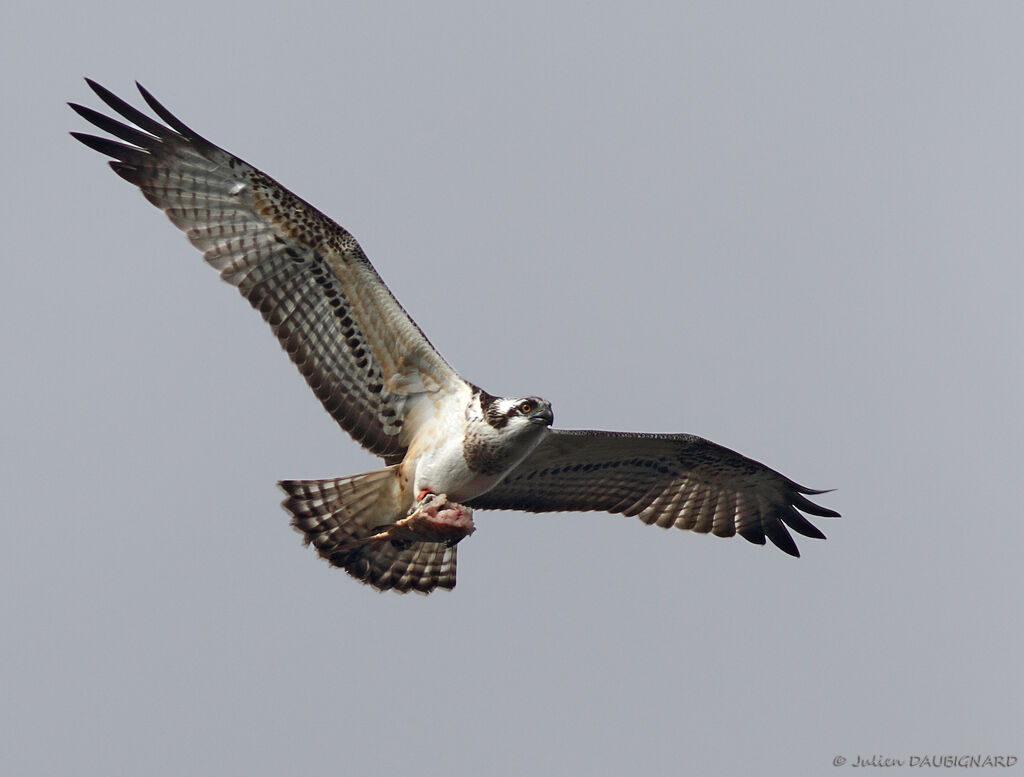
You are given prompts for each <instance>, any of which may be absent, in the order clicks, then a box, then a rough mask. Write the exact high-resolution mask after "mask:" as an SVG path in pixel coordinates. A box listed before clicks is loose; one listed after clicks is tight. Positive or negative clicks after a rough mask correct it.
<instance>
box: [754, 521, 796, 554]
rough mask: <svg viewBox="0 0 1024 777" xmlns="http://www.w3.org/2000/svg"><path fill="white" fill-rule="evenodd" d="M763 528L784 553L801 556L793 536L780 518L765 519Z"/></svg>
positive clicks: (766, 534)
mask: <svg viewBox="0 0 1024 777" xmlns="http://www.w3.org/2000/svg"><path fill="white" fill-rule="evenodd" d="M761 528H762V529H764V533H765V536H766V537H768V539H770V540H771V541H772V544H773V545H775V547H777V548H778V549H779V550H781V551H782V552H783V553H788V554H789V555H791V556H795V557H796V558H800V551H799V550H798V549H797V547H796V543H795V542H794V541H793V536H792V535H791V534H790V533H789V531H787V529H786V527H785V526H784V525H783V523H782V521H780V520H777V519H776V520H765V521H764V522H763V523H762V525H761Z"/></svg>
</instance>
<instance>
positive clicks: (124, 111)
mask: <svg viewBox="0 0 1024 777" xmlns="http://www.w3.org/2000/svg"><path fill="white" fill-rule="evenodd" d="M85 82H86V83H87V84H88V85H89V88H90V89H92V90H93V91H94V92H95V93H96V96H97V97H99V98H100V99H101V100H102V101H103V102H105V103H106V104H107V106H109V107H110V108H111V110H114V111H116V112H117V113H119V114H120V115H121V116H122V117H124V118H125V119H127V120H128V121H130V122H131V123H132V124H134V125H135V126H136V127H138V128H139V129H142V130H145V131H146V132H148V133H150V134H151V135H153V136H155V137H158V138H170V137H173V136H174V132H173V130H171V129H169V128H167V127H165V126H164V125H163V124H161V123H160V122H158V121H156V120H155V119H152V118H150V117H149V116H147V115H146V114H144V113H143V112H142V111H140V110H138V109H137V108H133V107H132V106H131V105H129V104H128V103H126V102H125V101H124V100H122V99H121V98H120V97H118V96H117V95H116V94H114V93H113V92H111V91H110V90H109V89H107V88H106V87H105V86H101V85H100V84H98V83H96V82H95V81H93V80H92V79H91V78H86V79H85Z"/></svg>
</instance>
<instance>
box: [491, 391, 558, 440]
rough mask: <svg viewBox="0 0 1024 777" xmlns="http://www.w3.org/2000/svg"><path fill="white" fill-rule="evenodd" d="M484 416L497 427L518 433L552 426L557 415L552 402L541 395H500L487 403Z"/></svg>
mask: <svg viewBox="0 0 1024 777" xmlns="http://www.w3.org/2000/svg"><path fill="white" fill-rule="evenodd" d="M484 418H486V420H487V423H489V424H490V425H491V426H493V427H494V428H495V429H502V430H505V431H506V432H512V433H518V432H521V431H526V430H527V429H534V430H537V429H543V428H546V427H548V426H551V424H552V423H553V422H554V420H555V415H554V413H552V412H551V403H550V402H548V401H547V400H546V399H541V398H540V397H514V398H513V397H500V398H494V399H493V400H492V401H491V402H489V403H487V404H486V406H485V407H484Z"/></svg>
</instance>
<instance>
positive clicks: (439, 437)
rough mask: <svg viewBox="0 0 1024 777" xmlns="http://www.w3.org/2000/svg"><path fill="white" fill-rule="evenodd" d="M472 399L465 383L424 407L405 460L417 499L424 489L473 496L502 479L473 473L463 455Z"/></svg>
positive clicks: (459, 497)
mask: <svg viewBox="0 0 1024 777" xmlns="http://www.w3.org/2000/svg"><path fill="white" fill-rule="evenodd" d="M471 400H472V390H471V389H470V388H469V386H465V387H464V388H463V389H461V390H459V391H457V392H455V393H453V394H446V395H442V397H439V398H437V399H435V400H434V401H431V402H429V403H428V404H429V405H430V407H426V406H424V407H422V408H421V412H423V417H422V418H421V422H420V423H419V424H418V426H417V431H416V436H415V438H414V439H413V440H412V442H411V444H410V445H409V450H408V452H407V453H406V456H405V459H404V461H403V462H402V469H403V470H405V471H406V473H407V474H408V475H410V476H411V478H410V479H411V481H412V483H413V492H412V494H411V496H412V499H413V500H415V498H416V496H417V495H418V494H420V493H422V492H423V491H424V490H427V491H431V492H433V493H435V494H447V495H448V498H449V499H451V500H453V501H458V500H467V499H472V498H473V497H474V496H478V495H479V494H482V493H483V492H484V491H486V490H487V489H489V488H491V487H492V486H493V485H494V484H495V483H497V482H498V480H500V477H494V476H490V477H486V476H481V475H478V474H476V473H474V472H472V471H471V470H470V469H469V466H468V465H467V464H466V459H465V457H464V456H463V452H462V450H463V449H462V446H463V441H464V440H465V437H466V427H467V425H468V423H469V420H468V417H467V409H468V408H469V404H470V402H471Z"/></svg>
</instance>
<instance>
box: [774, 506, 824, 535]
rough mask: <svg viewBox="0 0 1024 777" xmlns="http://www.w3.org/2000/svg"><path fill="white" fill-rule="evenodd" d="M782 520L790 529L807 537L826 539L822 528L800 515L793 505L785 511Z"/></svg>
mask: <svg viewBox="0 0 1024 777" xmlns="http://www.w3.org/2000/svg"><path fill="white" fill-rule="evenodd" d="M782 521H783V523H785V524H786V526H788V527H789V528H790V529H792V530H793V531H795V532H797V533H799V534H802V535H804V536H805V537H812V538H814V539H816V540H823V539H825V535H824V534H822V533H821V529H819V528H818V527H817V526H815V525H814V524H813V523H811V522H810V521H808V520H807V519H806V518H804V517H803V516H802V515H800V513H798V512H797V511H796V510H794V509H793V508H792V507H790V508H788V509H786V511H785V512H783V514H782Z"/></svg>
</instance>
